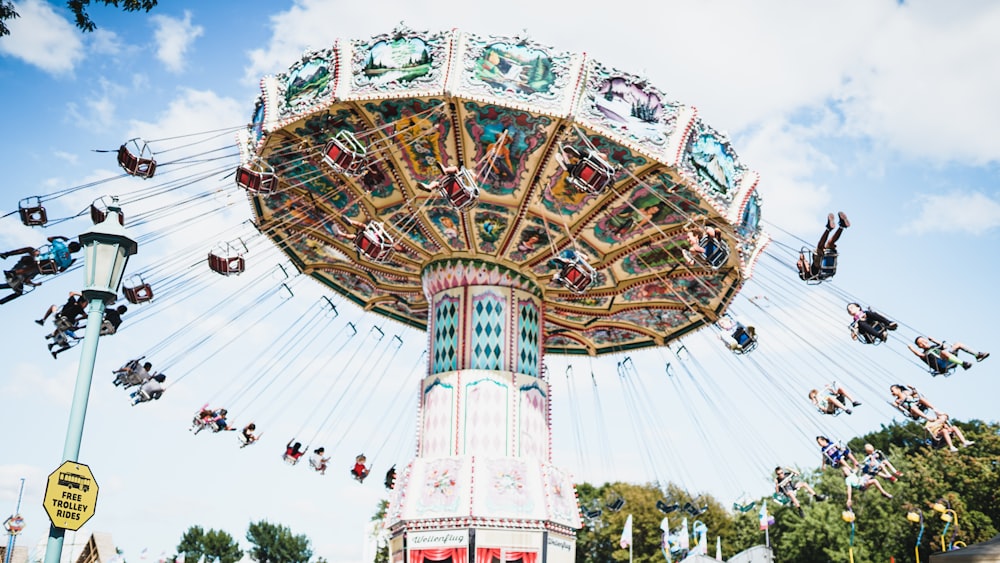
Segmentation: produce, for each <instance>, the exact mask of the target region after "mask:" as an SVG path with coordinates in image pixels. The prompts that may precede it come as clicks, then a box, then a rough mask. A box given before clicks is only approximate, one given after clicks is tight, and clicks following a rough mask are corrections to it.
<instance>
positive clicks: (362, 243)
mask: <svg viewBox="0 0 1000 563" xmlns="http://www.w3.org/2000/svg"><path fill="white" fill-rule="evenodd" d="M393 244H394V242H393V240H392V237H390V236H389V233H387V232H385V226H384V225H382V223H379V222H378V221H370V222H368V224H367V225H365V228H364V229H362V230H361V231H359V232H358V234H357V236H355V237H354V246H355V247H357V249H358V252H359V253H361V254H363V255H364V256H365V257H367V258H368V259H369V260H372V261H374V262H385V261H386V260H388V259H389V256H390V255H392V246H393Z"/></svg>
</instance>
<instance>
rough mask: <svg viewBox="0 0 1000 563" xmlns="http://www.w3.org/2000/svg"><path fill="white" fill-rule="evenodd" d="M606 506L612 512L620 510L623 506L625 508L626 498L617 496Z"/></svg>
mask: <svg viewBox="0 0 1000 563" xmlns="http://www.w3.org/2000/svg"><path fill="white" fill-rule="evenodd" d="M604 506H605V507H606V508H607V509H608V510H610V511H611V512H618V511H619V510H621V509H622V508H625V499H623V498H622V497H620V496H616V497H615V498H613V499H611V500H610V501H609V502H608V503H607V504H606V505H604Z"/></svg>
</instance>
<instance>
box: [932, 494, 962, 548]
mask: <svg viewBox="0 0 1000 563" xmlns="http://www.w3.org/2000/svg"><path fill="white" fill-rule="evenodd" d="M934 511H935V512H940V513H941V520H944V529H943V530H941V551H948V550H949V549H950V547H951V546H949V545H946V544H945V539H944V535H945V534H946V533H948V526H951V522H952V520H954V521H955V531H954V532H952V533H951V536H952V538H954V537H955V536H957V535H958V513H957V512H955V511H954V509H952V508H951V503H948V506H945V505H944V504H942V503H941V502H940V501H938V502H935V503H934Z"/></svg>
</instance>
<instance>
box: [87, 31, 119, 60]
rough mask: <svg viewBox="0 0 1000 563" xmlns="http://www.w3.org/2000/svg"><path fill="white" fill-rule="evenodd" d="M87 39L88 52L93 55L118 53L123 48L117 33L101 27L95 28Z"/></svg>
mask: <svg viewBox="0 0 1000 563" xmlns="http://www.w3.org/2000/svg"><path fill="white" fill-rule="evenodd" d="M88 39H89V41H88V42H89V43H90V52H91V53H93V54H95V55H118V54H121V52H122V50H123V49H124V48H125V45H124V44H123V43H122V40H121V38H120V37H118V34H117V33H115V32H113V31H108V30H106V29H102V28H97V29H95V30H94V32H93V33H91V34H90V36H89V37H88Z"/></svg>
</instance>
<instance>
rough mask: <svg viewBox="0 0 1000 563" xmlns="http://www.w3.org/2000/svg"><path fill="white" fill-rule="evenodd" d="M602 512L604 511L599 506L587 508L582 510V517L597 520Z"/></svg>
mask: <svg viewBox="0 0 1000 563" xmlns="http://www.w3.org/2000/svg"><path fill="white" fill-rule="evenodd" d="M602 514H604V511H602V510H601V509H600V508H587V509H584V511H583V517H584V518H586V519H587V520H597V519H598V518H600V517H601V515H602Z"/></svg>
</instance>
